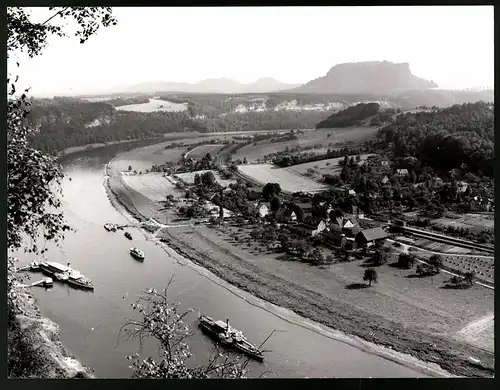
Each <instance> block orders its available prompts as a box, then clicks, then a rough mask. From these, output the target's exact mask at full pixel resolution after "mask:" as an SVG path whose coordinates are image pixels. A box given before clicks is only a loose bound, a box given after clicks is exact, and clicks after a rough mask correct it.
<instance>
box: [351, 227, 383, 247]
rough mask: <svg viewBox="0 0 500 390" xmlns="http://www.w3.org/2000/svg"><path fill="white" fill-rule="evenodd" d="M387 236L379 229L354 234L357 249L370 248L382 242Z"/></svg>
mask: <svg viewBox="0 0 500 390" xmlns="http://www.w3.org/2000/svg"><path fill="white" fill-rule="evenodd" d="M388 236H389V235H388V234H387V232H386V231H385V230H384V229H382V228H381V227H376V228H373V229H366V230H362V231H360V232H359V233H358V234H356V237H355V241H356V245H357V247H359V248H362V247H364V246H366V247H370V246H372V245H374V244H375V243H378V242H383V241H384V240H385V239H386V238H387V237H388Z"/></svg>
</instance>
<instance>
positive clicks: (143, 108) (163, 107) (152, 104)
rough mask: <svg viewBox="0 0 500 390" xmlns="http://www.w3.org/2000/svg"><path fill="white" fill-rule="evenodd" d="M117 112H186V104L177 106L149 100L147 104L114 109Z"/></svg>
mask: <svg viewBox="0 0 500 390" xmlns="http://www.w3.org/2000/svg"><path fill="white" fill-rule="evenodd" d="M116 109H117V110H119V111H138V112H153V111H168V112H174V111H186V110H187V104H179V103H172V102H167V101H165V100H158V99H149V103H141V104H129V105H127V106H119V107H116Z"/></svg>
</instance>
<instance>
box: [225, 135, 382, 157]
mask: <svg viewBox="0 0 500 390" xmlns="http://www.w3.org/2000/svg"><path fill="white" fill-rule="evenodd" d="M376 132H377V129H376V128H371V127H354V128H345V129H318V130H312V131H307V132H305V133H304V134H301V135H299V136H298V139H297V140H292V141H286V142H275V143H272V142H270V140H264V141H260V142H258V143H257V145H255V146H254V145H253V144H250V145H246V146H244V147H242V148H240V149H239V150H238V151H237V153H236V155H234V156H233V160H237V159H241V160H243V158H246V159H247V160H248V161H249V162H251V161H256V160H257V159H261V158H263V157H264V156H266V155H268V154H271V153H275V152H278V151H282V150H285V149H286V148H287V147H288V148H293V147H296V146H301V147H304V146H313V145H322V147H323V148H324V149H328V144H332V146H331V147H332V148H334V147H335V146H333V145H334V144H335V143H337V142H340V141H343V142H346V141H353V142H359V141H364V140H365V139H367V138H369V137H371V136H373V135H375V133H376ZM311 151H314V149H311V150H308V151H307V152H311Z"/></svg>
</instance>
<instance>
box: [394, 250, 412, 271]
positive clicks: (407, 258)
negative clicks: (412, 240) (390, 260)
mask: <svg viewBox="0 0 500 390" xmlns="http://www.w3.org/2000/svg"><path fill="white" fill-rule="evenodd" d="M415 261H416V257H415V255H414V254H412V253H401V254H400V255H399V257H398V265H399V266H400V267H403V268H406V269H410V268H412V267H413V265H414V264H415Z"/></svg>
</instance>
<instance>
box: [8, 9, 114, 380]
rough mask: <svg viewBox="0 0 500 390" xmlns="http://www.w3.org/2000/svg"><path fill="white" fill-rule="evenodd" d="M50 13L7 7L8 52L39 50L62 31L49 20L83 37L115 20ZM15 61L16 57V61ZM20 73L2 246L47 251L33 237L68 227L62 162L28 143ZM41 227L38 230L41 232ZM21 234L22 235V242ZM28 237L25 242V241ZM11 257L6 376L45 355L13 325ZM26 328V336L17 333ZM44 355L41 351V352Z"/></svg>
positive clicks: (12, 96)
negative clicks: (38, 18)
mask: <svg viewBox="0 0 500 390" xmlns="http://www.w3.org/2000/svg"><path fill="white" fill-rule="evenodd" d="M49 10H53V11H54V15H53V16H52V17H51V18H49V19H47V20H46V21H45V22H43V23H33V22H32V21H31V20H30V17H29V16H30V15H29V12H28V11H27V9H25V8H20V7H9V8H7V58H8V59H10V58H12V56H13V55H14V54H15V53H16V52H17V53H22V52H26V53H27V54H28V55H29V57H31V58H32V57H34V56H36V55H39V54H40V53H41V51H42V49H43V48H44V47H45V46H46V45H47V38H48V36H49V35H52V34H55V35H59V36H64V35H65V34H64V31H63V29H62V27H60V26H57V25H54V21H55V20H56V19H58V18H59V19H63V20H64V19H68V18H74V19H75V20H76V21H77V23H78V26H79V29H78V30H77V32H76V34H75V35H76V36H77V37H79V38H80V42H81V43H83V42H85V41H86V40H87V39H88V38H89V37H90V36H91V35H93V34H94V33H95V32H96V31H97V29H98V28H99V27H100V26H101V25H103V26H109V25H111V24H116V21H115V19H114V18H113V17H112V16H111V8H109V7H105V8H103V7H64V8H61V7H50V8H49ZM16 65H17V66H19V63H16ZM18 80H19V76H15V77H14V72H13V71H12V69H9V77H8V79H7V91H8V98H7V124H6V125H7V129H6V135H7V210H8V211H7V229H6V230H7V248H8V250H9V251H15V250H18V249H20V248H22V247H24V250H25V251H26V252H30V253H35V254H37V255H40V254H43V253H45V252H46V250H47V249H46V248H39V247H38V246H37V245H36V243H37V239H38V238H42V239H44V240H45V241H48V240H53V241H54V242H56V243H57V244H59V243H60V242H61V241H62V240H63V239H64V233H65V232H66V231H68V230H71V228H70V226H69V225H68V224H66V222H65V220H64V216H63V214H62V212H59V210H60V207H61V205H62V203H61V198H60V194H61V187H60V184H61V180H62V178H63V176H64V175H63V172H62V167H61V166H60V165H59V164H58V163H57V160H56V159H55V158H54V157H52V156H51V155H48V154H44V153H42V152H41V151H39V150H37V149H35V148H33V147H32V146H30V143H29V140H30V138H32V137H33V136H34V134H36V132H35V130H34V129H33V127H32V126H31V125H30V123H29V121H28V114H29V111H30V108H31V103H30V101H28V99H27V96H26V93H27V92H28V90H25V91H24V93H22V94H21V95H19V94H18V93H17V90H16V83H17V81H18ZM40 233H42V234H40ZM23 237H26V238H27V240H26V241H25V242H23ZM29 242H30V244H28V243H29ZM16 263H17V261H16V259H15V258H13V257H12V256H9V257H8V261H7V298H8V299H7V308H8V313H10V315H9V317H8V321H9V332H8V339H9V350H8V361H9V362H8V365H9V368H10V371H9V376H18V375H19V373H22V374H21V376H33V375H35V376H43V374H42V375H39V374H40V373H41V372H43V371H44V367H45V364H46V363H47V362H46V361H45V362H43V361H42V360H41V359H39V358H37V356H38V355H39V354H40V352H41V350H40V349H39V348H38V347H36V346H33V345H32V346H31V347H30V346H29V344H31V340H30V338H29V335H31V334H33V333H32V331H33V329H25V330H23V329H20V328H18V327H16V324H15V321H14V320H15V318H16V314H18V312H19V310H18V309H19V307H18V300H17V292H16V288H15V286H16V283H17V282H18V281H19V275H18V274H17V272H16ZM25 331H26V332H27V334H28V338H26V337H25V336H24V335H23V334H22V333H23V332H25ZM45 356H46V354H45Z"/></svg>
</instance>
